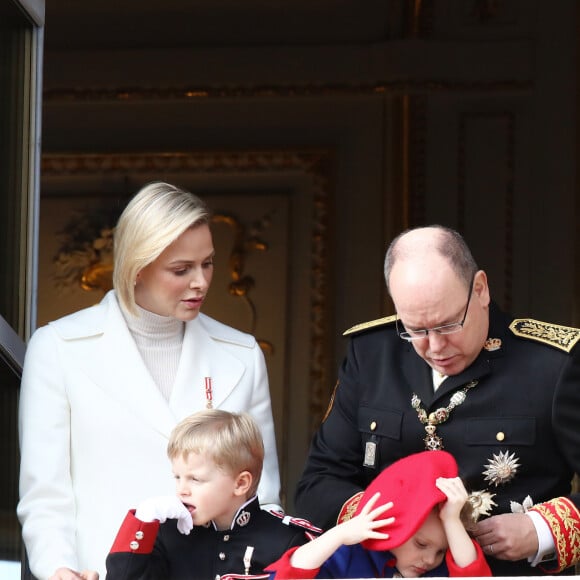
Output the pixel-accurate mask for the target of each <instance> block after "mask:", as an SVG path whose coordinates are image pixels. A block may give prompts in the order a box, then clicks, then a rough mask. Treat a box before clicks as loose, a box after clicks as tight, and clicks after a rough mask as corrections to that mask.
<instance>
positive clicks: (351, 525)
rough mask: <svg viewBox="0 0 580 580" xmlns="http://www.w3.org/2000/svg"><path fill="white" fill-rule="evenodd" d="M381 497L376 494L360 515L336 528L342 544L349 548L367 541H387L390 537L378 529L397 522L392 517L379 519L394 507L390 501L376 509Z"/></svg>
mask: <svg viewBox="0 0 580 580" xmlns="http://www.w3.org/2000/svg"><path fill="white" fill-rule="evenodd" d="M380 495H381V494H380V493H378V492H377V493H375V495H373V497H372V498H371V499H370V500H369V501H368V502H367V503H366V505H365V506H364V507H363V509H362V510H361V512H360V514H358V515H357V516H355V517H353V518H351V519H350V520H348V521H346V522H344V523H342V524H339V525H338V526H337V527H336V530H337V532H338V534H339V538H340V541H341V543H342V544H344V545H347V546H348V545H352V544H358V543H360V542H362V541H363V540H367V539H376V540H386V539H387V538H388V537H389V534H387V533H385V532H378V531H376V530H377V529H378V528H384V527H386V526H390V525H391V524H392V523H393V522H394V521H395V518H392V517H391V518H381V519H377V518H379V517H380V516H382V515H383V514H384V513H385V512H387V511H388V510H390V509H391V508H392V507H393V502H391V501H390V502H388V503H386V504H383V505H381V506H379V507H377V508H375V507H374V505H375V504H376V503H377V500H378V499H379V497H380Z"/></svg>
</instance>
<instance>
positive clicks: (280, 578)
mask: <svg viewBox="0 0 580 580" xmlns="http://www.w3.org/2000/svg"><path fill="white" fill-rule="evenodd" d="M299 547H300V546H294V547H293V548H290V549H289V550H287V551H286V552H285V553H284V554H282V557H281V558H279V559H278V560H276V561H275V562H274V563H272V564H270V565H269V566H267V567H266V569H265V572H275V573H276V574H275V576H274V577H275V578H276V580H288V579H290V578H291V579H292V580H308V579H311V578H316V575H317V574H318V571H319V570H320V568H314V569H312V570H307V569H306V568H294V567H293V566H292V564H291V563H290V558H291V557H292V554H294V552H295V551H296V550H298V548H299Z"/></svg>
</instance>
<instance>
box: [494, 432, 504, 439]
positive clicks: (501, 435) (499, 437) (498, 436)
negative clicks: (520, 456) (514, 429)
mask: <svg viewBox="0 0 580 580" xmlns="http://www.w3.org/2000/svg"><path fill="white" fill-rule="evenodd" d="M495 438H496V439H497V440H498V441H503V440H504V439H505V433H504V432H503V431H500V432H499V433H497V434H496V436H495Z"/></svg>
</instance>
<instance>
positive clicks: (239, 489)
mask: <svg viewBox="0 0 580 580" xmlns="http://www.w3.org/2000/svg"><path fill="white" fill-rule="evenodd" d="M253 480H254V478H253V477H252V474H251V473H250V472H249V471H241V472H240V473H238V476H237V477H236V486H235V488H234V494H235V495H245V494H247V493H248V491H249V489H250V487H252V482H253Z"/></svg>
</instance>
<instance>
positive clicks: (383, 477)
mask: <svg viewBox="0 0 580 580" xmlns="http://www.w3.org/2000/svg"><path fill="white" fill-rule="evenodd" d="M381 498H385V500H386V499H389V500H392V501H388V502H386V503H385V502H384V500H382V499H381ZM467 500H468V496H467V492H466V490H465V487H464V486H463V483H462V482H461V480H460V479H459V478H458V477H457V464H456V463H455V460H454V459H453V457H452V456H451V455H450V454H449V453H447V452H446V451H424V452H422V453H416V454H414V455H409V456H408V457H405V458H403V459H400V460H399V461H397V462H395V463H393V464H392V465H390V466H389V467H387V468H386V469H385V470H383V471H382V472H381V473H380V474H379V475H378V476H377V477H376V478H375V479H374V480H373V481H372V482H371V484H370V485H369V487H368V488H367V489H366V491H365V492H364V494H363V495H362V498H361V500H360V503H359V505H358V507H357V509H356V512H355V515H354V517H353V518H352V519H350V520H348V521H346V522H343V523H341V524H339V525H337V526H336V527H334V528H331V529H330V530H328V531H327V532H325V533H324V534H322V535H321V536H319V537H318V538H316V539H314V540H312V542H309V543H308V544H305V545H303V546H301V547H299V548H292V549H290V550H288V552H286V554H284V555H283V556H282V557H281V558H280V559H279V560H278V561H277V562H274V563H273V564H271V565H270V566H267V567H266V570H267V571H269V572H275V574H274V575H273V577H274V578H276V580H282V579H287V578H294V579H298V578H391V577H398V578H401V577H402V578H416V577H419V576H491V572H490V569H489V566H488V565H487V562H486V561H485V558H484V556H483V552H482V551H481V548H480V547H479V545H478V544H476V542H475V541H474V540H472V539H471V538H470V536H469V534H468V533H467V531H466V529H465V527H464V525H463V523H462V521H461V519H460V513H461V511H462V509H463V507H464V506H465V505H466V502H467ZM381 501H383V503H381ZM468 506H469V504H467V506H466V507H468ZM467 511H469V510H467ZM387 516H388V517H387Z"/></svg>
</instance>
